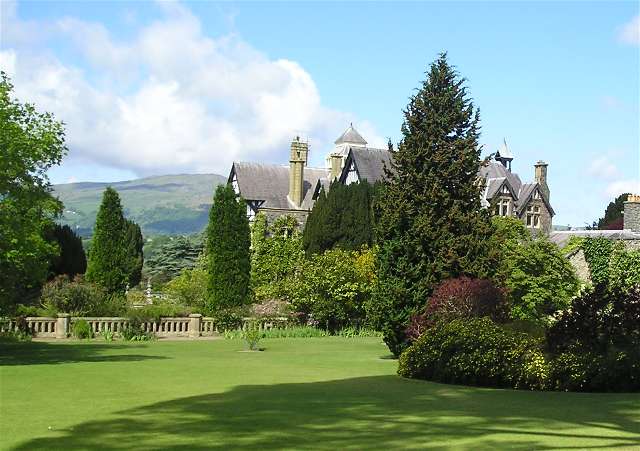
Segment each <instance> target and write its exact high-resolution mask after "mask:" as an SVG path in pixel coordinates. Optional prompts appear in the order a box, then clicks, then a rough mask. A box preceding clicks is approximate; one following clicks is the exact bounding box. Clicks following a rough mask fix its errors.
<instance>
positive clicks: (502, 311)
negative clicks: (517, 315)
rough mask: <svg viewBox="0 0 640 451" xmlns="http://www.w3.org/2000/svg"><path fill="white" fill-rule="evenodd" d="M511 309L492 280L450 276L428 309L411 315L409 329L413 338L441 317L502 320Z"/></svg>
mask: <svg viewBox="0 0 640 451" xmlns="http://www.w3.org/2000/svg"><path fill="white" fill-rule="evenodd" d="M507 312H508V309H507V304H506V300H505V295H504V292H503V290H502V289H500V288H498V287H496V286H495V285H494V284H493V282H491V281H490V280H486V279H472V278H470V277H459V278H457V279H448V280H445V281H444V282H442V283H441V284H440V285H439V286H438V287H437V288H436V289H435V291H434V292H433V294H432V295H431V298H429V300H428V302H427V305H426V306H425V308H424V311H423V312H421V313H418V314H416V315H413V316H412V317H411V320H410V323H409V326H408V327H407V329H406V331H405V332H406V334H407V337H408V338H409V339H410V340H411V341H413V340H416V339H417V338H418V337H419V336H420V335H422V333H423V332H424V331H425V330H427V329H428V328H429V327H431V326H433V324H435V322H436V321H439V320H443V319H444V320H450V319H455V318H470V317H483V316H488V317H489V318H491V319H492V320H494V321H496V322H502V321H504V320H506V319H507V316H508V313H507Z"/></svg>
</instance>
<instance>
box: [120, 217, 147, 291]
mask: <svg viewBox="0 0 640 451" xmlns="http://www.w3.org/2000/svg"><path fill="white" fill-rule="evenodd" d="M124 222H125V233H124V235H125V241H126V243H127V257H128V260H129V268H128V269H127V273H128V275H129V280H128V283H129V286H131V287H134V286H136V285H138V284H139V283H140V281H141V280H142V266H143V265H144V255H143V252H142V248H143V247H144V238H143V237H142V230H140V226H139V225H138V224H136V223H135V222H133V221H131V220H129V219H125V220H124Z"/></svg>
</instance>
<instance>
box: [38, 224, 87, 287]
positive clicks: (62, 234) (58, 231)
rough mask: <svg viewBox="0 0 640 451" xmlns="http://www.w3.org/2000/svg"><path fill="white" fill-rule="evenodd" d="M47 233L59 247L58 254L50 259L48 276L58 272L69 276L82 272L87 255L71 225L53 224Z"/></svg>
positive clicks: (85, 264)
mask: <svg viewBox="0 0 640 451" xmlns="http://www.w3.org/2000/svg"><path fill="white" fill-rule="evenodd" d="M47 235H48V238H49V240H50V241H53V242H55V243H57V244H58V247H59V249H60V254H59V255H58V256H57V257H54V258H53V259H52V261H51V267H50V268H49V272H50V277H53V276H57V275H60V274H68V275H69V277H73V276H75V275H76V274H84V273H85V271H86V270H87V257H86V255H85V253H84V249H83V247H82V239H81V238H80V237H79V236H78V235H76V234H75V233H74V232H73V230H71V227H69V226H68V225H60V224H55V225H54V226H53V228H52V229H51V230H50V232H49V233H48V234H47Z"/></svg>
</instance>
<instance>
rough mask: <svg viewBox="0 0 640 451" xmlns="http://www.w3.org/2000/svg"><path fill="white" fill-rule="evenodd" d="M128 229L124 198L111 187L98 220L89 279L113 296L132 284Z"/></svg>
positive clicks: (105, 196) (103, 198)
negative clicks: (122, 202) (123, 207)
mask: <svg viewBox="0 0 640 451" xmlns="http://www.w3.org/2000/svg"><path fill="white" fill-rule="evenodd" d="M125 227H126V222H125V219H124V216H123V213H122V205H121V204H120V196H118V193H117V192H116V190H114V189H113V188H111V187H108V188H107V189H106V190H105V191H104V194H103V196H102V204H101V205H100V209H99V210H98V215H97V216H96V225H95V227H94V229H93V237H92V239H91V251H90V252H89V262H88V265H87V274H86V278H87V280H89V281H91V282H95V283H97V284H98V285H101V286H102V287H104V288H105V289H106V290H107V291H108V292H110V293H116V292H124V290H125V288H126V285H127V283H128V281H129V270H130V266H131V263H130V260H129V256H128V242H127V239H126V229H125Z"/></svg>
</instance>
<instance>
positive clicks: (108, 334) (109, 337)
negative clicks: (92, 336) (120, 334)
mask: <svg viewBox="0 0 640 451" xmlns="http://www.w3.org/2000/svg"><path fill="white" fill-rule="evenodd" d="M100 335H101V336H102V338H104V341H108V342H112V341H113V340H114V338H115V336H114V334H113V331H111V330H108V329H104V330H103V331H102V332H100Z"/></svg>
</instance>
